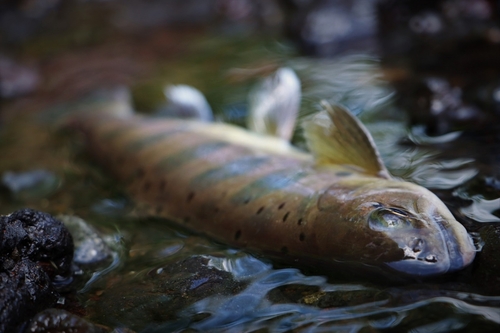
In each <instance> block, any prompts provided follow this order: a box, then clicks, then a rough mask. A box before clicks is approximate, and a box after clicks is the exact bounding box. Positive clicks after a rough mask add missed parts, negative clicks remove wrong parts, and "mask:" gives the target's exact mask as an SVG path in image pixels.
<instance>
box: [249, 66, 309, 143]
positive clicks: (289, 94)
mask: <svg viewBox="0 0 500 333" xmlns="http://www.w3.org/2000/svg"><path fill="white" fill-rule="evenodd" d="M300 98H301V93H300V80H299V78H298V77H297V75H296V74H295V72H294V71H293V70H292V69H290V68H287V67H284V68H280V69H278V70H277V71H276V73H274V74H273V75H271V76H269V77H267V78H266V79H264V81H263V82H262V83H261V84H260V85H259V86H258V87H257V88H256V89H254V90H253V91H252V92H251V93H250V95H249V111H248V124H247V125H248V128H250V129H251V130H252V131H255V132H257V133H261V134H267V135H272V136H277V137H280V138H283V139H285V140H290V139H291V137H292V135H293V130H294V127H295V122H296V120H297V114H298V111H299V106H300Z"/></svg>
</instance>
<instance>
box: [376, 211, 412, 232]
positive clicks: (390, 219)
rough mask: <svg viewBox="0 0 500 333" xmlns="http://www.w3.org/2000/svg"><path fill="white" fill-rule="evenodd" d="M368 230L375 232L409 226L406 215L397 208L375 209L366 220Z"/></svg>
mask: <svg viewBox="0 0 500 333" xmlns="http://www.w3.org/2000/svg"><path fill="white" fill-rule="evenodd" d="M368 223H369V225H370V228H371V229H373V230H377V231H386V230H393V229H401V228H406V227H408V226H410V225H411V222H410V221H409V219H408V213H406V212H405V211H402V210H400V209H397V208H377V209H375V210H374V211H373V212H372V213H371V214H370V217H369V219H368Z"/></svg>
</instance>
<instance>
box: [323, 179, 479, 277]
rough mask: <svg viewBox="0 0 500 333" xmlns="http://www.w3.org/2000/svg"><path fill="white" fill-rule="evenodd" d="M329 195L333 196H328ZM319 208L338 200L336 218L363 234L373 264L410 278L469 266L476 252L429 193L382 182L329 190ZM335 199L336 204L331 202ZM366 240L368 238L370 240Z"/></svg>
mask: <svg viewBox="0 0 500 333" xmlns="http://www.w3.org/2000/svg"><path fill="white" fill-rule="evenodd" d="M328 193H329V194H328ZM325 194H327V195H328V196H329V197H330V200H328V199H326V198H323V202H320V209H321V206H322V205H323V207H326V206H325V204H327V201H330V203H333V200H336V201H337V202H336V204H334V206H337V212H338V213H339V214H338V218H340V219H343V220H344V223H349V224H351V227H352V228H353V229H354V230H357V232H358V233H360V234H364V235H365V237H364V239H367V238H372V239H373V240H376V241H375V242H369V241H368V240H367V241H365V244H360V245H361V246H364V247H365V248H364V249H361V248H360V249H359V251H363V250H365V251H372V252H373V253H376V254H378V257H376V258H373V257H372V258H371V259H373V260H375V261H378V262H382V263H383V264H384V265H386V266H388V267H390V268H391V269H394V270H396V271H399V272H402V273H404V274H406V275H411V276H421V277H424V276H433V275H440V274H444V273H448V272H453V271H457V270H460V269H462V268H464V267H466V266H467V265H469V264H470V263H471V262H472V261H473V259H474V257H475V252H476V249H475V247H474V244H473V241H472V239H471V237H470V236H469V234H468V233H467V231H466V230H465V228H464V227H463V226H462V225H461V224H460V223H459V222H458V221H456V219H455V218H454V217H453V215H452V214H451V212H450V211H449V209H448V208H447V207H446V205H445V204H444V203H443V202H442V201H441V200H440V199H439V198H438V197H437V196H436V195H434V194H433V193H432V192H430V191H429V190H427V189H425V188H423V187H421V186H418V185H415V184H412V183H408V182H400V181H394V180H380V181H375V182H365V183H363V182H362V183H361V184H359V183H358V184H356V183H355V182H350V183H344V184H341V185H335V186H333V187H331V188H330V189H329V190H328V191H327V192H326V193H325ZM331 196H335V199H333V197H331ZM366 235H369V236H368V237H367V236H366Z"/></svg>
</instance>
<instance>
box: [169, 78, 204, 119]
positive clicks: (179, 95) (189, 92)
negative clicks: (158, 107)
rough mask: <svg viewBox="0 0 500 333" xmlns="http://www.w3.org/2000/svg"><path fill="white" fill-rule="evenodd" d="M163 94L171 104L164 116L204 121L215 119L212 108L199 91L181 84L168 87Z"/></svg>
mask: <svg viewBox="0 0 500 333" xmlns="http://www.w3.org/2000/svg"><path fill="white" fill-rule="evenodd" d="M163 92H164V94H165V97H166V98H167V99H168V101H169V102H170V104H169V105H168V106H167V108H166V110H163V111H164V112H162V115H166V116H169V117H175V118H193V119H198V120H202V121H212V120H213V119H214V116H213V112H212V108H210V105H209V104H208V102H207V100H206V99H205V96H203V94H202V93H201V92H200V91H199V90H198V89H196V88H193V87H191V86H188V85H184V84H179V85H169V86H166V87H165V89H164V90H163Z"/></svg>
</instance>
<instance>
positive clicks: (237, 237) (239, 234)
mask: <svg viewBox="0 0 500 333" xmlns="http://www.w3.org/2000/svg"><path fill="white" fill-rule="evenodd" d="M240 237H241V230H238V231H236V233H235V234H234V239H235V240H238V239H240Z"/></svg>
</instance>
